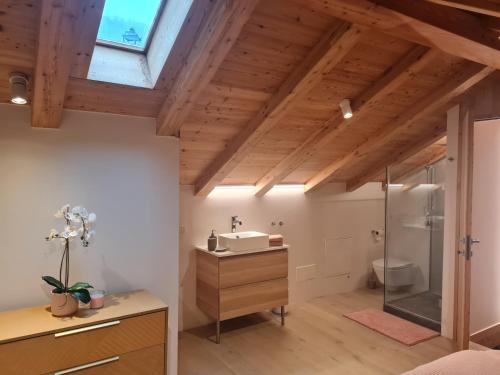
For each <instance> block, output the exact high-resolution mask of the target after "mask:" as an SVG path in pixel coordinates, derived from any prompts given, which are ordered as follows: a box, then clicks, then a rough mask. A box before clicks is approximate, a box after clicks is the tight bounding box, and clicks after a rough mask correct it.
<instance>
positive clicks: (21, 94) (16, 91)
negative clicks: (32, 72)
mask: <svg viewBox="0 0 500 375" xmlns="http://www.w3.org/2000/svg"><path fill="white" fill-rule="evenodd" d="M9 83H10V101H11V102H12V103H14V104H26V103H28V77H27V76H26V75H25V74H23V73H11V74H10V77H9Z"/></svg>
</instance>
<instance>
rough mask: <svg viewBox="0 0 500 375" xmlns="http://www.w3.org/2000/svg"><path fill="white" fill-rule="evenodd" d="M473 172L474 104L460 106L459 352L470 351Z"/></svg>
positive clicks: (456, 326) (456, 333)
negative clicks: (470, 254) (466, 240)
mask: <svg viewBox="0 0 500 375" xmlns="http://www.w3.org/2000/svg"><path fill="white" fill-rule="evenodd" d="M473 172H474V105H473V103H472V102H471V101H470V100H467V101H464V102H462V103H460V107H459V127H458V155H457V197H456V198H457V215H456V238H455V246H454V247H455V311H454V335H453V336H454V338H455V341H456V342H457V347H458V349H459V350H465V349H468V348H469V340H470V292H471V258H470V256H469V254H468V253H467V250H470V246H469V248H468V249H466V248H467V246H466V243H464V240H465V239H470V238H471V235H472V182H473Z"/></svg>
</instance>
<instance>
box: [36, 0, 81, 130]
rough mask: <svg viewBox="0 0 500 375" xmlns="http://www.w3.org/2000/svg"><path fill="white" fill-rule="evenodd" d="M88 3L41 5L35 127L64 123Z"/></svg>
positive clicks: (59, 0) (51, 0) (57, 0)
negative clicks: (80, 28)
mask: <svg viewBox="0 0 500 375" xmlns="http://www.w3.org/2000/svg"><path fill="white" fill-rule="evenodd" d="M84 7H85V2H84V1H80V0H43V1H41V14H40V32H39V35H38V51H37V58H36V66H35V77H34V88H33V103H32V106H31V111H32V113H31V125H32V126H33V127H38V128H57V127H59V125H60V123H61V116H62V110H63V105H64V99H65V93H66V86H67V84H68V80H69V74H70V70H71V65H72V62H73V58H74V51H75V47H74V46H75V40H77V39H78V31H79V26H80V22H81V19H82V18H81V16H82V14H83V9H84Z"/></svg>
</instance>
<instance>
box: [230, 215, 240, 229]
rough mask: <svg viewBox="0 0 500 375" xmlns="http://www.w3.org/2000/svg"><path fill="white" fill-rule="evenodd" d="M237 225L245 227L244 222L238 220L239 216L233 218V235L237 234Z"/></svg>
mask: <svg viewBox="0 0 500 375" xmlns="http://www.w3.org/2000/svg"><path fill="white" fill-rule="evenodd" d="M236 225H243V222H242V221H241V220H239V219H238V216H231V233H234V232H236Z"/></svg>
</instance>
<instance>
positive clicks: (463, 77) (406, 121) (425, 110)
mask: <svg viewBox="0 0 500 375" xmlns="http://www.w3.org/2000/svg"><path fill="white" fill-rule="evenodd" d="M494 71H495V69H494V68H490V67H484V66H479V65H477V64H473V63H471V65H470V66H469V67H468V68H467V69H465V70H464V71H462V72H460V74H458V75H457V76H456V77H454V78H453V79H451V80H449V81H448V82H447V83H446V84H445V85H442V86H441V87H439V88H438V89H436V90H435V91H434V92H433V93H432V94H431V95H427V96H426V97H424V98H423V99H422V100H421V101H419V102H418V103H415V104H414V105H413V106H411V107H410V108H408V109H407V110H405V111H404V112H403V113H402V114H401V115H399V116H398V117H397V118H396V119H395V120H393V121H391V122H390V123H388V124H387V125H386V126H384V127H383V130H382V131H381V132H380V133H379V134H378V135H376V136H374V137H372V138H370V139H368V140H366V141H365V142H363V143H362V144H360V145H359V146H358V147H356V148H355V149H354V150H352V151H351V152H349V153H348V154H347V155H345V156H344V157H342V158H340V159H338V160H335V161H334V162H332V163H331V164H330V165H328V166H327V167H325V168H324V169H323V170H322V171H321V172H319V173H318V174H317V175H316V176H314V177H313V178H311V179H310V180H309V181H308V182H307V183H306V186H305V190H306V192H307V191H312V190H315V189H317V188H318V187H319V186H321V185H322V184H323V183H325V182H327V181H328V180H329V179H330V178H331V177H332V175H333V174H334V173H335V172H337V171H338V170H339V169H340V168H342V167H344V166H346V165H347V164H352V163H356V162H357V161H359V160H361V159H362V158H364V157H365V156H367V155H368V154H369V153H370V152H371V151H372V150H374V149H375V148H379V147H383V145H384V144H385V143H386V142H388V141H389V140H390V139H391V138H394V137H395V136H396V135H398V134H399V133H400V132H401V131H403V130H405V129H408V128H410V127H411V126H412V124H414V123H415V122H416V121H418V120H419V119H421V118H422V117H424V116H427V115H430V114H432V113H434V112H436V111H437V110H440V109H442V108H443V106H445V105H446V104H447V103H449V102H450V101H451V100H452V99H454V98H455V97H457V96H459V95H461V94H463V93H464V92H465V91H467V90H468V89H470V88H471V87H473V86H474V85H475V84H476V83H478V82H479V81H481V80H482V79H484V78H485V77H487V76H488V75H490V74H491V73H493V72H494ZM372 176H373V174H367V175H366V178H368V179H367V180H366V181H370V178H372Z"/></svg>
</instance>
